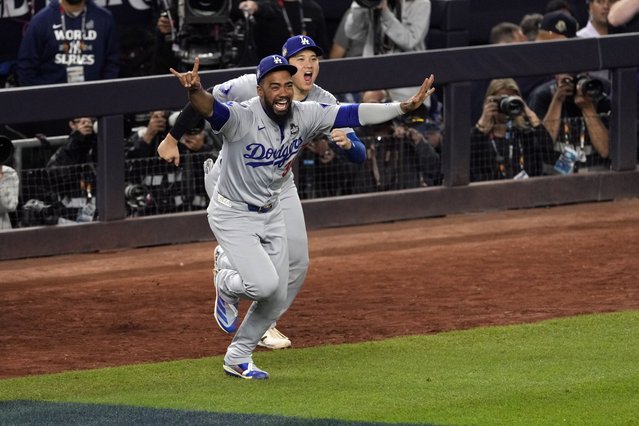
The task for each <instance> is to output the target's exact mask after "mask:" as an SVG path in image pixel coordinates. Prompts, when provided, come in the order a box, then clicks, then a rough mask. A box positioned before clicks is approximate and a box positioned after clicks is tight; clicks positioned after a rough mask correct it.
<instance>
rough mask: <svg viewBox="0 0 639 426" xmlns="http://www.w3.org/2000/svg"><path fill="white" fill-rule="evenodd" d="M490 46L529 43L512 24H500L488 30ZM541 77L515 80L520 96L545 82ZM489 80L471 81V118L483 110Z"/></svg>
mask: <svg viewBox="0 0 639 426" xmlns="http://www.w3.org/2000/svg"><path fill="white" fill-rule="evenodd" d="M489 41H490V44H494V45H498V44H512V43H522V42H527V41H529V40H528V39H527V38H526V36H524V34H523V32H522V30H521V27H519V26H518V25H517V24H514V23H512V22H501V23H499V24H496V25H495V26H493V27H492V28H491V29H490V37H489ZM546 80H547V78H546V77H543V76H524V77H519V78H517V79H516V81H517V85H518V87H519V90H520V91H521V96H522V97H524V98H525V97H526V96H528V94H529V93H530V91H531V90H532V89H534V88H535V87H536V86H538V85H539V84H541V83H543V82H544V81H546ZM489 84H490V80H480V81H473V82H472V83H471V89H472V96H471V100H470V102H471V117H478V116H479V115H480V114H481V112H482V110H483V108H484V94H485V93H486V89H487V88H488V85H489Z"/></svg>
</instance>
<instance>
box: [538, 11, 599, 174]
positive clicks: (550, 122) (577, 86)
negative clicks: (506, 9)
mask: <svg viewBox="0 0 639 426" xmlns="http://www.w3.org/2000/svg"><path fill="white" fill-rule="evenodd" d="M577 28H578V24H577V21H576V20H575V19H574V18H573V17H571V16H570V15H568V14H566V13H565V12H562V11H555V12H551V13H547V14H546V15H544V18H543V20H542V21H541V23H540V27H539V34H538V36H537V41H554V40H566V39H570V38H574V37H576V35H577ZM586 81H591V77H589V76H588V75H587V74H585V73H581V74H579V75H572V74H567V73H560V74H556V75H555V76H554V77H553V78H552V80H550V81H547V82H545V83H543V84H541V85H539V86H537V87H536V88H535V89H534V90H533V91H532V92H531V93H530V97H529V102H528V105H529V106H530V108H531V109H532V110H533V111H534V112H535V113H536V114H537V115H538V116H539V117H543V119H542V122H543V124H544V126H545V127H546V129H547V130H548V133H549V134H550V136H551V137H552V140H553V141H557V142H560V143H561V144H562V145H561V146H562V150H565V147H566V146H570V147H572V148H573V149H575V150H576V151H577V154H578V157H579V161H578V163H577V164H576V168H575V169H576V170H577V169H579V168H581V169H584V168H594V167H598V168H601V167H603V168H606V167H608V165H609V159H608V146H609V141H608V121H609V118H608V116H609V114H610V110H611V105H610V99H609V98H608V96H607V94H606V91H607V90H606V89H607V88H608V87H609V84H608V82H607V81H602V80H598V79H597V80H596V81H595V83H597V84H600V85H601V93H599V94H597V95H594V94H592V91H590V94H589V91H588V90H586V87H587V86H586V85H584V82H586Z"/></svg>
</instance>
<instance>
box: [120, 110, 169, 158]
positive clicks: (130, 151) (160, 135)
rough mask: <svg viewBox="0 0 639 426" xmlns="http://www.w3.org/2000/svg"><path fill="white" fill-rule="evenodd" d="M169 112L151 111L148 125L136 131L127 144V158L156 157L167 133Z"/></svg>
mask: <svg viewBox="0 0 639 426" xmlns="http://www.w3.org/2000/svg"><path fill="white" fill-rule="evenodd" d="M168 118H169V112H168V111H164V110H157V111H151V113H150V116H149V121H148V124H147V125H146V126H144V127H140V128H138V129H134V131H133V133H132V134H131V135H130V136H129V138H128V139H127V141H126V144H125V152H126V157H127V158H143V157H155V156H156V152H157V148H158V145H160V142H162V139H164V137H165V136H166V133H167V131H168V130H167V123H168Z"/></svg>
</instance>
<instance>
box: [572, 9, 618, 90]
mask: <svg viewBox="0 0 639 426" xmlns="http://www.w3.org/2000/svg"><path fill="white" fill-rule="evenodd" d="M586 4H587V5H588V23H587V24H586V26H585V27H583V28H582V29H580V30H579V31H577V37H581V38H589V37H601V36H605V35H608V13H609V12H610V5H611V4H612V2H611V1H610V0H586ZM590 75H591V76H593V77H597V78H601V79H606V80H610V73H609V71H608V70H597V71H591V72H590Z"/></svg>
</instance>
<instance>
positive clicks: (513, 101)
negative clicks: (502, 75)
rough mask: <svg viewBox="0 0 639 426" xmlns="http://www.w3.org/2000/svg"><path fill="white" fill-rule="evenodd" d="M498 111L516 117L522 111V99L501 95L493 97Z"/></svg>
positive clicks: (523, 106)
mask: <svg viewBox="0 0 639 426" xmlns="http://www.w3.org/2000/svg"><path fill="white" fill-rule="evenodd" d="M495 103H496V104H497V109H498V110H499V112H501V113H503V114H506V116H508V117H510V118H514V117H517V116H519V115H521V114H523V112H524V108H525V105H524V101H522V100H521V99H520V98H518V97H517V96H508V95H503V96H499V97H497V98H496V99H495Z"/></svg>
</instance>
